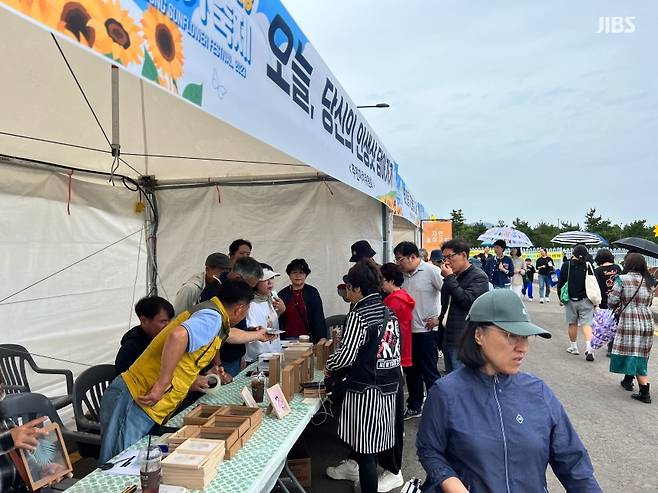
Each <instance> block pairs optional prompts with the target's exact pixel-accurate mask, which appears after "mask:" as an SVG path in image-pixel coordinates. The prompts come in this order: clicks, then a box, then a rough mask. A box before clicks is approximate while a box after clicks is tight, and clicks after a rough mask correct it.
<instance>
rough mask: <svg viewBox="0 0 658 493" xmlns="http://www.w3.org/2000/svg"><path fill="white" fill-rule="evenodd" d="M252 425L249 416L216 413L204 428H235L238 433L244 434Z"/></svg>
mask: <svg viewBox="0 0 658 493" xmlns="http://www.w3.org/2000/svg"><path fill="white" fill-rule="evenodd" d="M250 426H251V421H250V420H249V418H247V417H244V416H227V415H224V414H215V415H214V416H212V417H211V418H210V419H208V421H206V423H205V424H203V425H202V426H201V427H202V428H233V429H236V430H238V435H239V436H242V435H244V434H245V433H246V432H247V430H248V429H249V428H250Z"/></svg>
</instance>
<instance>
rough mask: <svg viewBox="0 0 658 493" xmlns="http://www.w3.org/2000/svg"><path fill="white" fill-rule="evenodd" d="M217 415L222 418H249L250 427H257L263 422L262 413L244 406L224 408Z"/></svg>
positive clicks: (257, 409)
mask: <svg viewBox="0 0 658 493" xmlns="http://www.w3.org/2000/svg"><path fill="white" fill-rule="evenodd" d="M218 414H221V415H223V416H238V417H243V418H249V426H250V427H254V426H256V427H258V425H260V424H261V422H262V421H263V411H262V409H261V408H259V407H246V406H224V408H223V409H222V410H221V411H218Z"/></svg>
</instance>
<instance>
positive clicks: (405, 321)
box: [384, 289, 416, 367]
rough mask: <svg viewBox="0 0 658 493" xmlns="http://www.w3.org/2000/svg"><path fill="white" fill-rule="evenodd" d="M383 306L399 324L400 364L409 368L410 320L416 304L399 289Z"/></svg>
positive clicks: (389, 296)
mask: <svg viewBox="0 0 658 493" xmlns="http://www.w3.org/2000/svg"><path fill="white" fill-rule="evenodd" d="M384 304H385V305H386V306H387V307H389V308H390V309H391V310H392V311H393V313H395V316H396V317H398V321H399V322H400V337H401V341H400V342H401V346H402V357H401V362H400V364H401V365H402V366H403V367H405V366H411V320H412V319H413V316H414V315H413V311H414V306H416V302H415V301H414V299H413V298H412V297H411V296H410V295H409V293H407V292H406V291H405V290H404V289H399V290H398V291H395V292H393V293H391V294H389V295H388V296H387V297H386V298H384Z"/></svg>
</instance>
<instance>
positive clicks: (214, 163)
mask: <svg viewBox="0 0 658 493" xmlns="http://www.w3.org/2000/svg"><path fill="white" fill-rule="evenodd" d="M0 1H1V0H0ZM0 26H2V29H0V49H1V50H2V53H3V56H4V59H3V64H4V66H5V67H11V70H5V71H4V72H3V75H2V78H1V79H0V80H2V88H3V90H2V91H1V92H0V100H1V101H2V104H3V111H2V112H1V113H0V170H1V172H2V176H3V178H4V179H3V180H2V181H0V205H2V207H3V211H4V214H3V215H2V220H1V222H0V226H2V227H1V228H0V252H2V254H3V255H2V269H3V270H2V272H3V273H4V274H5V275H4V279H6V282H5V283H4V284H3V287H2V289H1V291H0V300H1V301H0V316H2V318H3V320H4V322H5V327H8V329H5V330H4V331H3V332H2V338H1V340H0V342H2V343H9V342H10V343H18V344H22V345H24V346H26V347H27V348H28V349H29V350H30V351H31V352H33V353H35V354H39V355H44V356H47V357H48V358H44V357H37V358H36V360H37V362H38V363H39V364H41V365H42V366H47V367H57V368H70V369H72V370H73V371H74V373H75V374H78V373H79V372H80V371H82V370H83V369H84V368H85V365H93V364H98V363H107V362H112V361H113V359H114V355H115V353H116V351H117V349H118V344H119V340H120V338H121V336H122V334H123V333H124V332H125V331H126V330H127V329H128V328H130V326H131V325H136V323H137V322H136V319H135V315H134V313H133V306H134V303H135V302H136V301H137V299H138V298H140V297H141V296H143V295H145V294H146V293H147V292H148V282H150V281H152V280H153V279H154V278H155V277H154V276H151V275H150V274H148V272H149V271H150V270H152V268H153V266H154V265H155V264H154V260H156V259H157V262H158V266H159V269H158V282H157V286H158V288H159V294H160V295H163V296H165V297H167V298H169V299H170V300H172V301H173V298H174V296H175V293H176V291H177V289H178V287H179V286H180V284H181V283H182V282H183V281H185V280H186V279H187V278H188V277H190V276H191V275H192V274H194V273H196V272H198V271H199V270H200V269H202V267H203V261H204V259H205V257H206V256H207V255H208V254H209V253H211V252H213V251H223V252H226V251H227V249H228V244H229V243H230V242H231V241H232V240H233V239H235V238H238V237H242V238H247V239H249V240H251V241H252V242H253V243H254V252H253V254H254V256H255V257H256V258H257V259H258V260H261V261H265V262H267V263H270V264H272V265H273V266H274V267H275V269H277V270H278V271H279V272H281V273H282V277H281V278H280V279H279V280H278V283H277V287H278V288H281V287H283V286H285V281H286V279H287V276H285V272H284V270H285V267H286V265H287V263H288V262H289V261H290V260H291V259H293V258H297V257H304V258H306V259H307V261H308V263H309V265H310V267H311V269H312V271H313V272H312V274H311V276H310V277H309V281H308V282H309V283H310V284H313V285H315V286H316V287H317V288H318V289H319V290H320V292H321V295H322V297H323V300H324V303H325V314H326V315H327V316H328V315H332V314H337V313H344V312H345V311H346V309H347V307H346V305H345V304H344V302H343V301H342V300H341V299H339V298H338V297H337V295H336V291H335V286H336V284H338V283H339V282H340V279H341V276H342V274H344V273H345V272H346V270H347V269H348V267H349V264H348V262H347V259H348V258H349V245H350V244H351V243H353V242H354V241H356V240H359V239H367V240H368V241H370V242H371V244H372V245H373V247H374V248H375V250H376V251H377V252H378V255H377V257H376V260H378V261H379V262H382V261H385V260H386V259H387V258H389V256H390V249H391V246H392V245H391V242H390V238H391V232H392V231H393V232H395V231H396V230H398V229H399V230H405V231H407V232H409V231H411V230H413V229H414V227H413V226H412V223H410V222H409V221H408V220H407V219H402V218H397V217H396V219H395V222H394V221H393V220H392V219H391V218H392V214H391V212H390V211H389V210H388V209H386V207H383V206H382V202H380V201H378V200H376V199H375V198H373V196H374V195H373V194H372V193H370V194H366V193H364V192H363V189H364V188H363V187H365V185H363V184H362V183H356V182H354V183H350V184H349V185H347V184H344V183H341V182H340V181H336V178H332V177H331V176H329V174H328V173H325V172H323V171H320V168H321V167H322V166H320V165H321V164H322V160H323V159H325V158H321V157H319V158H318V160H317V166H316V162H315V160H314V159H312V158H308V157H307V155H306V154H305V151H304V152H301V151H300V152H294V153H293V152H292V151H294V150H295V146H294V145H293V144H294V141H295V140H299V138H298V137H295V138H292V139H291V136H290V135H289V134H290V132H292V131H293V130H294V125H297V123H295V122H293V121H292V120H291V119H290V116H289V115H288V114H287V113H285V112H279V111H278V108H277V106H276V105H274V104H273V106H272V108H273V109H272V111H274V112H277V118H274V119H270V118H266V117H267V116H268V110H267V108H265V109H259V111H260V114H262V115H263V118H253V115H252V117H251V119H246V121H252V122H253V125H254V127H255V128H256V129H255V131H254V132H247V131H245V130H246V129H245V127H246V126H247V125H245V124H244V123H243V122H238V123H240V125H237V124H229V123H227V122H226V121H223V120H222V119H220V118H217V117H216V116H213V115H211V114H210V113H208V112H206V111H202V110H201V109H200V108H199V107H197V106H195V105H193V104H191V103H189V102H188V101H185V100H183V99H181V98H178V97H175V96H173V95H171V94H169V93H168V92H166V91H165V90H163V89H162V88H161V87H158V86H156V85H154V84H152V83H151V82H148V81H144V80H142V79H140V78H138V77H136V76H134V75H133V74H131V73H129V72H127V71H124V70H119V71H118V72H119V77H118V79H119V97H118V107H117V108H118V116H119V117H118V123H119V137H120V138H119V144H120V146H121V153H122V159H123V161H120V162H118V163H117V164H118V168H116V169H114V172H115V173H117V175H123V176H126V177H128V178H130V179H132V180H135V181H134V182H131V181H129V182H126V186H125V187H124V186H123V184H122V181H121V179H118V178H117V179H115V180H114V183H113V184H112V185H115V186H112V185H110V184H109V183H108V181H107V179H108V176H107V175H103V174H102V173H105V174H107V173H109V172H110V170H111V169H112V164H113V161H114V158H113V156H112V155H111V152H110V145H109V144H108V141H107V140H106V137H105V136H104V135H103V131H102V130H101V127H102V129H103V130H104V131H105V133H106V135H107V137H108V139H111V138H112V137H111V130H112V125H113V118H112V102H113V98H112V83H111V73H112V69H111V66H110V64H109V63H108V60H106V59H103V58H101V57H99V56H97V55H95V54H93V53H92V52H91V51H90V50H85V49H82V48H80V47H79V46H74V45H72V44H70V43H69V42H67V41H65V40H63V39H61V38H58V43H56V42H55V41H54V39H53V36H52V35H51V34H50V33H49V32H47V31H45V30H44V29H43V28H42V27H39V26H37V25H35V24H34V23H32V22H30V21H28V20H26V19H25V18H22V17H20V16H19V15H17V14H15V13H13V12H10V11H8V10H5V9H3V8H0ZM58 45H59V47H61V49H62V51H63V53H64V55H65V58H64V57H63V56H62V55H61V54H60V52H59V48H58ZM67 63H68V64H70V67H71V70H72V72H73V74H74V75H75V78H76V79H77V81H78V82H79V84H80V87H81V88H82V91H83V92H84V95H85V96H86V98H87V99H88V101H89V105H90V106H91V109H93V113H95V116H94V114H93V113H92V110H91V109H90V108H89V106H88V105H87V103H86V102H85V99H84V97H83V94H82V92H81V90H80V89H79V88H78V86H77V84H76V80H75V79H74V77H73V75H72V74H71V72H70V71H69V68H67ZM211 87H212V84H208V85H207V86H206V90H207V91H208V92H207V94H209V97H210V96H213V92H212V90H211ZM232 96H234V94H233V93H230V92H229V93H228V94H226V97H225V99H223V100H222V102H221V104H225V105H226V106H227V107H229V109H230V110H232V112H233V113H234V114H235V113H236V112H239V111H240V107H236V105H237V104H238V103H240V104H242V105H243V106H242V107H244V103H245V100H247V102H248V101H249V99H248V98H246V97H245V95H244V94H241V93H240V94H237V93H236V94H235V98H233V97H232ZM216 97H219V96H218V95H216ZM114 101H115V102H116V101H117V100H116V99H114ZM261 103H262V100H261V101H260V103H257V102H255V103H254V104H261ZM251 113H254V111H251ZM256 113H258V111H257V112H256ZM95 118H98V122H99V123H97V122H96V120H95ZM238 120H239V119H238ZM116 121H117V120H116V119H115V120H114V122H115V123H116ZM236 121H237V120H236ZM276 122H278V124H277V123H276ZM291 129H292V130H291ZM264 133H266V134H267V135H268V141H269V142H270V144H268V143H266V142H265V141H264V140H263V139H260V138H256V137H255V136H254V135H256V134H258V135H262V134H264ZM272 142H276V143H278V142H281V143H282V145H280V146H279V145H277V146H276V147H274V146H273V145H271V143H272ZM291 142H292V143H291ZM311 144H312V145H309V146H308V147H310V148H313V149H315V152H316V154H317V156H326V155H331V152H330V151H331V150H330V149H329V146H328V144H327V143H325V142H324V141H323V140H321V139H320V140H316V141H312V142H311ZM76 146H77V147H76ZM283 149H285V151H284V150H283ZM286 151H289V152H286ZM293 154H294V155H296V156H303V157H304V159H301V158H300V159H298V158H295V157H293ZM158 156H169V157H158ZM51 165H56V166H58V167H53V166H51ZM311 165H313V166H316V167H312V166H311ZM72 170H74V171H72ZM341 172H344V171H341ZM92 173H101V174H98V175H95V174H92ZM355 176H356V175H355ZM358 176H359V177H360V178H361V179H363V176H362V175H358ZM143 177H153V180H154V181H151V180H144V178H143ZM337 178H338V179H341V180H342V181H344V179H343V178H344V177H337ZM137 183H139V184H140V186H141V187H142V189H141V190H140V191H137V190H136V188H135V186H136V185H137ZM201 185H203V186H201ZM184 187H186V188H184ZM359 187H361V189H359ZM360 190H361V191H360ZM145 195H146V197H145ZM149 200H150V202H149ZM139 201H141V202H145V203H146V206H147V210H146V213H143V212H141V211H139V210H138V212H136V209H135V206H136V204H137V203H138V202H139ZM150 204H157V209H158V211H159V212H158V214H157V217H158V220H159V227H158V230H157V255H154V249H153V247H154V245H155V244H156V241H155V239H154V238H153V232H154V231H153V227H154V223H153V216H154V213H153V211H152V210H151V208H150ZM393 234H394V233H393ZM393 239H395V238H393ZM385 250H388V251H385ZM16 293H17V294H16ZM53 358H55V359H53ZM32 377H33V380H32V382H33V383H34V385H33V390H36V391H43V392H44V393H47V394H54V393H55V392H60V393H61V389H62V387H63V383H62V380H61V379H58V378H50V379H46V378H37V376H36V375H32Z"/></svg>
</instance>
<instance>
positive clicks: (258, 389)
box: [251, 373, 265, 403]
mask: <svg viewBox="0 0 658 493" xmlns="http://www.w3.org/2000/svg"><path fill="white" fill-rule="evenodd" d="M264 394H265V375H263V374H262V373H258V374H256V375H254V376H253V377H251V395H252V396H253V398H254V400H255V401H256V402H259V403H260V402H263V395H264Z"/></svg>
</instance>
